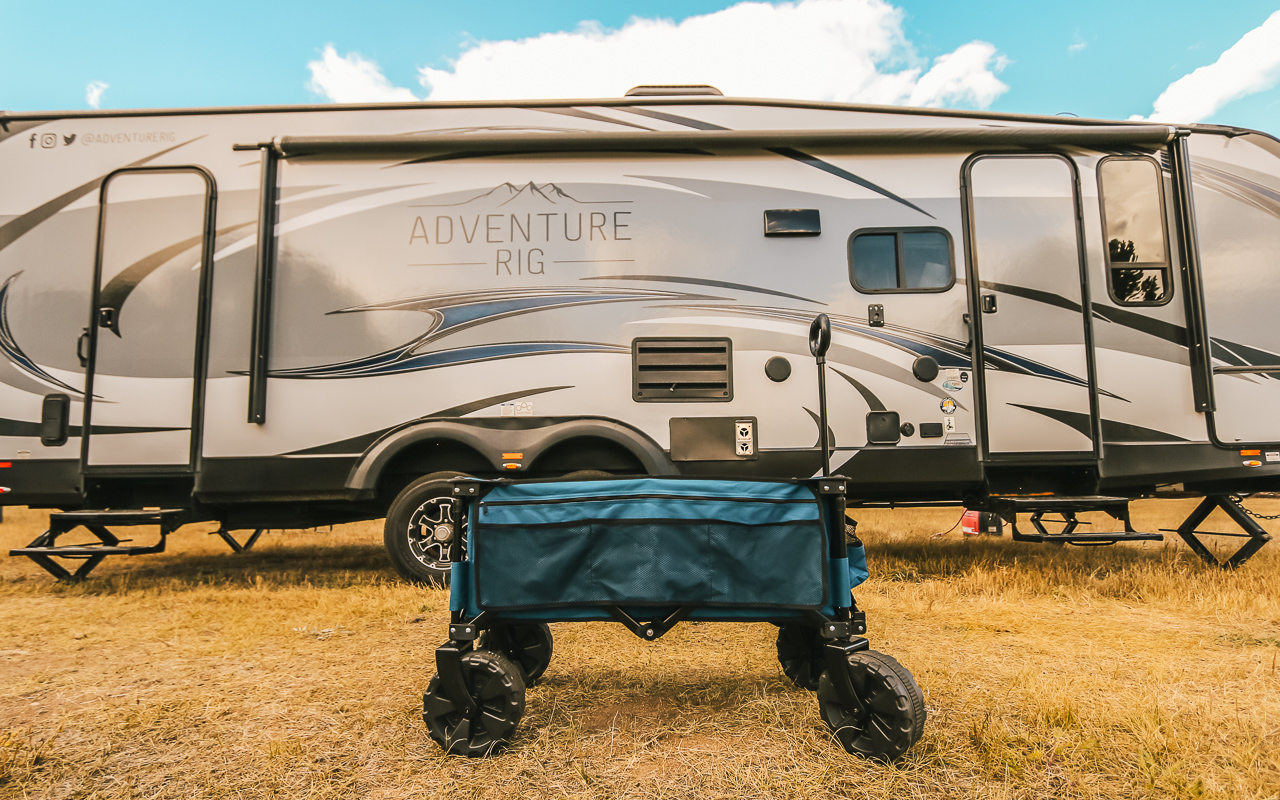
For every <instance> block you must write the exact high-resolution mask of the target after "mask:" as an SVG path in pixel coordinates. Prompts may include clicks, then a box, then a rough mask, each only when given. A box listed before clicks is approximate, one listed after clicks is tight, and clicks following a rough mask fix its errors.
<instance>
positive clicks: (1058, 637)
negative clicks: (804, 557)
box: [0, 500, 1280, 800]
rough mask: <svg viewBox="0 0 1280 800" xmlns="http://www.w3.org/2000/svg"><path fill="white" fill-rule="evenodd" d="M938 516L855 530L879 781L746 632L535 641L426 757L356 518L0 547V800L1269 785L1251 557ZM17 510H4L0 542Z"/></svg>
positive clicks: (576, 631)
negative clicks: (127, 545) (1199, 557)
mask: <svg viewBox="0 0 1280 800" xmlns="http://www.w3.org/2000/svg"><path fill="white" fill-rule="evenodd" d="M1190 503H1191V501H1161V502H1159V503H1140V504H1137V506H1136V507H1135V519H1136V521H1137V523H1138V524H1139V525H1140V526H1141V527H1143V528H1145V529H1154V528H1159V527H1172V526H1173V525H1175V524H1176V523H1177V522H1178V521H1180V519H1181V517H1182V516H1183V515H1185V513H1186V511H1187V510H1188V509H1189V506H1190ZM1252 505H1253V506H1254V507H1255V508H1256V509H1257V510H1258V511H1260V512H1263V513H1272V514H1274V513H1280V501H1261V500H1260V501H1258V502H1257V503H1255V504H1252ZM958 514H959V512H958V511H955V510H950V509H938V510H930V511H895V512H888V511H877V512H874V513H870V512H867V513H861V514H859V519H860V520H861V522H862V525H861V527H860V533H861V534H862V535H863V538H864V539H865V540H866V542H867V544H868V552H869V555H870V560H871V569H872V578H871V580H870V581H869V582H868V583H867V584H865V585H864V586H863V587H861V588H860V589H859V591H858V593H857V595H858V598H859V601H860V603H861V605H862V606H863V607H864V608H865V609H866V611H867V613H868V618H869V622H870V627H871V632H870V636H871V638H872V642H873V646H874V647H876V648H877V649H880V650H883V651H884V652H887V653H889V654H891V655H893V656H895V657H897V658H898V659H899V660H900V661H901V662H902V663H903V664H904V665H906V666H907V667H908V668H909V669H910V670H912V672H914V674H915V676H916V678H917V680H918V681H919V683H920V685H921V687H922V688H923V690H924V693H925V698H926V704H927V707H928V713H929V722H928V724H927V726H926V728H925V735H924V738H923V739H922V740H921V742H920V743H919V744H918V745H917V746H916V747H915V748H914V749H913V750H912V751H911V752H910V753H909V754H908V755H907V757H906V758H905V759H903V760H902V761H901V762H899V763H897V764H894V765H882V764H876V763H869V762H865V761H862V760H859V759H857V758H854V757H852V756H849V755H846V754H845V753H844V752H843V751H842V750H840V749H839V747H838V746H837V745H836V744H835V743H834V741H833V740H832V738H831V737H830V736H829V735H828V733H827V731H826V729H825V727H824V726H823V725H822V723H821V721H820V719H819V717H818V713H817V704H816V702H815V700H814V698H813V696H812V695H811V694H809V693H808V692H805V691H802V690H799V689H795V688H792V687H791V686H790V684H789V683H788V682H787V680H786V679H785V678H784V677H783V676H782V674H781V672H780V670H779V669H778V666H777V662H776V659H775V656H774V650H773V639H774V636H775V630H774V628H772V626H769V625H762V624H694V625H690V624H684V625H681V626H679V627H677V628H676V629H675V630H674V631H672V632H671V633H670V634H668V635H667V636H666V637H665V638H663V639H662V640H661V641H659V642H657V643H653V644H646V643H644V642H641V641H640V640H638V639H636V638H635V637H633V636H632V635H631V634H629V633H627V632H626V631H625V630H624V629H623V628H622V627H621V626H618V625H606V624H600V623H594V624H560V625H555V626H553V629H554V631H555V635H556V642H555V647H556V656H555V659H554V660H553V662H552V665H551V668H550V669H549V670H548V672H547V675H546V677H545V678H544V680H543V682H542V683H540V684H538V685H537V686H536V687H533V688H531V689H530V691H529V695H528V711H527V712H526V715H525V718H524V721H523V722H522V724H521V728H520V731H519V733H518V734H517V738H516V741H515V742H514V746H513V747H512V748H511V750H510V751H509V752H508V753H506V754H505V755H502V756H500V757H497V758H494V759H489V760H484V761H469V760H465V759H461V758H457V757H445V756H442V755H441V754H440V751H439V750H438V748H437V747H436V746H435V745H434V744H433V743H432V742H430V740H428V739H427V736H426V733H425V731H424V730H423V726H422V723H421V720H420V718H419V713H420V700H421V692H422V690H423V688H424V687H425V685H426V683H427V680H428V678H429V676H430V674H431V673H432V672H433V666H432V649H433V648H434V647H435V646H436V645H437V644H439V643H440V642H441V641H443V639H444V634H445V626H446V621H447V608H448V597H447V593H446V592H444V591H439V590H427V589H420V588H415V587H412V586H408V585H405V584H403V583H400V582H398V581H396V580H394V579H393V578H392V576H391V574H390V572H389V569H388V568H387V567H386V566H385V563H384V556H383V554H382V551H381V547H380V542H381V535H380V528H379V526H378V525H376V524H373V523H368V524H361V525H352V526H346V527H343V528H339V529H336V530H334V531H291V532H286V533H283V534H279V535H275V534H273V535H268V536H264V537H263V539H262V541H261V542H260V543H259V545H258V547H257V548H256V549H255V550H254V551H253V552H251V553H248V554H243V555H235V554H232V553H231V552H229V551H228V549H227V548H226V547H225V545H223V544H222V543H221V542H220V541H218V540H217V539H216V537H210V536H205V535H203V533H204V532H205V531H206V530H207V529H195V528H192V529H183V530H182V531H180V532H179V533H178V534H176V535H175V536H173V537H172V538H171V540H170V552H169V553H167V554H164V555H156V556H142V557H136V558H133V559H126V558H117V559H115V560H111V559H108V560H107V561H106V562H104V563H103V565H102V566H100V567H99V568H98V570H97V572H96V573H95V576H94V578H93V579H92V580H90V581H87V582H85V583H83V584H80V585H58V584H55V583H54V582H53V581H52V579H51V578H49V577H48V576H47V575H45V574H44V573H43V572H42V571H41V570H39V569H38V568H37V567H36V566H35V565H34V564H32V563H30V562H29V561H27V560H26V559H21V560H19V559H9V558H6V557H0V797H3V798H63V797H94V798H125V797H139V798H142V797H145V798H156V797H165V798H167V797H174V798H177V797H183V798H185V797H192V796H198V797H245V798H252V797H266V796H272V797H276V796H282V797H290V798H295V797H369V798H399V797H440V798H445V797H449V798H452V797H464V798H470V797H474V798H505V797H530V798H553V797H655V798H657V797H682V798H685V797H687V798H695V797H696V798H715V797H732V798H735V800H746V799H747V798H828V797H841V798H844V797H848V798H862V797H866V798H951V797H972V798H1023V797H1027V798H1031V797H1054V798H1074V797H1090V798H1093V797H1109V798H1110V797H1116V798H1136V797H1141V798H1147V797H1151V798H1181V797H1187V798H1192V797H1230V798H1264V797H1280V672H1277V657H1278V656H1280V570H1278V569H1277V567H1280V545H1277V544H1272V545H1270V546H1268V547H1267V548H1264V549H1263V550H1262V552H1261V553H1260V554H1259V555H1258V556H1257V557H1256V558H1254V560H1253V561H1252V562H1250V563H1249V564H1248V565H1247V566H1246V567H1245V568H1244V569H1242V570H1241V571H1239V572H1237V573H1224V572H1222V571H1219V570H1215V569H1211V568H1207V567H1205V566H1203V565H1202V564H1200V563H1199V562H1198V561H1196V560H1193V558H1192V557H1190V554H1189V552H1188V551H1187V550H1186V549H1185V548H1183V547H1181V546H1180V545H1175V544H1173V543H1168V544H1165V545H1159V544H1147V545H1145V546H1139V545H1132V546H1130V545H1118V546H1115V547H1109V548H1096V549H1084V548H1070V547H1068V548H1056V547H1053V546H1048V545H1030V544H1015V543H1013V542H1011V541H1009V540H1008V537H1007V536H1006V537H1004V538H1003V539H993V538H985V539H980V540H964V539H963V538H962V537H961V536H960V535H959V531H958V530H956V531H953V532H951V533H950V534H948V535H947V536H945V537H943V538H941V539H937V540H930V539H929V534H930V533H933V532H936V531H940V530H942V529H945V528H947V527H948V526H950V525H951V524H952V523H954V522H955V521H956V518H957V517H958ZM43 522H44V515H42V514H40V513H38V512H34V511H27V510H25V509H8V510H6V513H5V519H4V522H3V524H0V546H2V547H3V548H4V549H5V550H7V549H8V548H9V547H13V546H20V545H24V544H26V543H27V541H29V540H30V539H31V538H33V537H34V536H35V535H36V533H38V532H39V531H41V530H43V528H42V527H41V526H42V525H43ZM1212 524H1213V521H1211V522H1210V527H1211V526H1212ZM1219 524H1222V525H1226V523H1225V522H1222V523H1219ZM1267 524H1268V526H1274V525H1275V523H1267ZM1218 529H1219V530H1230V528H1225V527H1224V528H1218ZM1271 529H1272V530H1273V531H1275V528H1274V527H1272V528H1271ZM1226 541H1227V542H1229V543H1230V544H1238V540H1234V541H1233V540H1226Z"/></svg>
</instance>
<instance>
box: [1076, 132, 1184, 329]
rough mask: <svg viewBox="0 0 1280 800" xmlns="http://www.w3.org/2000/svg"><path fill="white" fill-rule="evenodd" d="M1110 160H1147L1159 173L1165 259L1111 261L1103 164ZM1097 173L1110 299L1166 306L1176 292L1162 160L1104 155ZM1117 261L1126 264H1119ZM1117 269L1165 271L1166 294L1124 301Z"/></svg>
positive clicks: (1158, 183)
mask: <svg viewBox="0 0 1280 800" xmlns="http://www.w3.org/2000/svg"><path fill="white" fill-rule="evenodd" d="M1109 161H1145V162H1147V163H1148V164H1150V165H1151V166H1152V167H1153V168H1154V169H1155V173H1156V183H1155V185H1156V189H1157V195H1158V196H1159V199H1160V232H1161V233H1162V234H1163V235H1164V258H1165V260H1164V261H1112V260H1111V240H1110V239H1108V238H1107V232H1108V231H1107V200H1106V182H1105V181H1104V180H1103V177H1102V167H1103V165H1105V164H1106V163H1107V162H1109ZM1095 174H1096V175H1097V179H1098V219H1099V221H1100V222H1101V224H1102V259H1103V264H1104V265H1105V267H1106V271H1107V296H1108V297H1110V298H1111V302H1113V303H1115V304H1116V305H1118V306H1146V307H1148V308H1155V307H1158V306H1166V305H1168V304H1169V303H1170V302H1171V301H1172V300H1173V295H1174V293H1175V291H1176V287H1175V285H1174V272H1173V251H1172V249H1170V244H1171V243H1170V241H1169V208H1168V204H1167V203H1166V202H1165V191H1164V170H1162V169H1161V168H1160V163H1159V162H1158V161H1156V160H1155V159H1154V158H1152V157H1151V156H1134V155H1120V156H1104V157H1103V158H1100V159H1098V166H1097V167H1096V170H1095ZM1117 264H1120V265H1123V266H1116V265H1117ZM1117 269H1156V270H1162V271H1163V272H1164V274H1165V281H1164V285H1165V290H1166V291H1165V295H1164V298H1163V299H1160V300H1123V299H1121V298H1120V297H1119V296H1118V295H1116V287H1115V280H1114V279H1113V276H1114V275H1115V271H1116V270H1117Z"/></svg>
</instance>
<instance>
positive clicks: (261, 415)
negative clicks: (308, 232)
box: [248, 147, 280, 425]
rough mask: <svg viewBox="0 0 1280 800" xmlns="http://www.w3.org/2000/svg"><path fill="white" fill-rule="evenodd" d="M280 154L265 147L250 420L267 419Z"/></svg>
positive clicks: (252, 342)
mask: <svg viewBox="0 0 1280 800" xmlns="http://www.w3.org/2000/svg"><path fill="white" fill-rule="evenodd" d="M278 163H279V156H278V155H277V154H276V152H275V151H274V150H273V149H271V148H270V147H263V148H262V183H261V186H260V188H259V202H260V203H261V205H260V206H259V207H258V263H257V268H256V271H255V276H254V288H253V330H252V333H251V340H250V345H249V419H248V421H249V422H252V423H254V424H257V425H262V424H264V423H265V422H266V421H267V368H268V366H269V364H270V355H271V311H272V307H273V306H274V305H275V276H276V209H277V206H278V204H279V200H280V187H279V185H278V181H277V179H276V172H277V169H276V168H277V165H278Z"/></svg>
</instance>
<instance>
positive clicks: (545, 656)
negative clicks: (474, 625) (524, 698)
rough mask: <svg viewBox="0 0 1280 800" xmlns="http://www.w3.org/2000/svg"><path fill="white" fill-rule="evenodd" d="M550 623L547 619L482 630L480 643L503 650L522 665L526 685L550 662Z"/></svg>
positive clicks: (538, 676) (539, 674)
mask: <svg viewBox="0 0 1280 800" xmlns="http://www.w3.org/2000/svg"><path fill="white" fill-rule="evenodd" d="M552 644H553V642H552V638H551V627H550V626H549V625H547V623H545V622H530V623H515V624H510V625H503V626H502V627H500V628H490V629H489V630H487V631H485V632H484V633H482V634H480V640H479V641H478V642H476V646H477V647H482V648H485V649H486V650H494V651H496V652H499V653H502V654H503V655H504V656H506V657H507V659H508V660H509V661H510V662H511V663H512V664H515V665H516V666H517V667H519V668H520V674H521V675H522V676H523V677H524V685H525V686H532V685H533V684H535V683H536V682H537V681H538V678H541V677H542V673H544V672H546V671H547V666H548V665H550V664H551V652H552Z"/></svg>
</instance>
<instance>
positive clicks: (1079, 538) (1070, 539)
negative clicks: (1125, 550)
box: [1014, 531, 1164, 546]
mask: <svg viewBox="0 0 1280 800" xmlns="http://www.w3.org/2000/svg"><path fill="white" fill-rule="evenodd" d="M1014 538H1015V539H1017V540H1018V541H1020V542H1052V543H1055V544H1074V545H1082V546H1089V545H1100V544H1115V543H1116V542H1163V541H1164V534H1160V533H1139V532H1138V531H1114V532H1090V533H1074V532H1073V533H1021V532H1019V533H1018V534H1017V535H1016V536H1015V537H1014Z"/></svg>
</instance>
